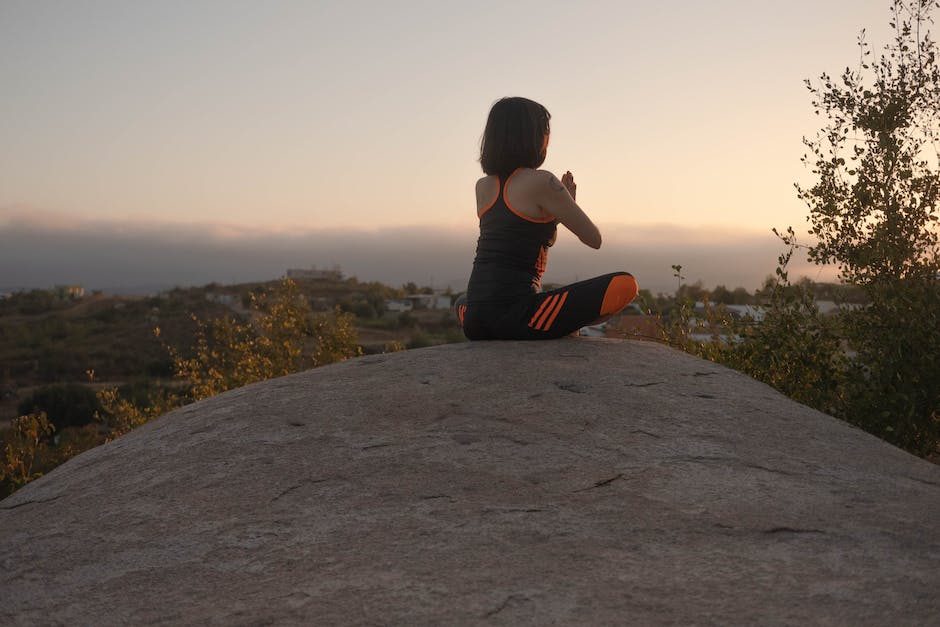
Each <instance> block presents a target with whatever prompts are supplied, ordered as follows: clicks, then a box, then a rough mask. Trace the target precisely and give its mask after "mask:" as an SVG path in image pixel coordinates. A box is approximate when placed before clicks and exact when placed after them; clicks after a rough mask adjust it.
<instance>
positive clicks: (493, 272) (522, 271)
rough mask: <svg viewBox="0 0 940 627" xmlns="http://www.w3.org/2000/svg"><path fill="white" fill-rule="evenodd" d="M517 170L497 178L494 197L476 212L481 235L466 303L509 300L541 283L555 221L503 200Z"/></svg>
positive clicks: (481, 303)
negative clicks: (533, 216)
mask: <svg viewBox="0 0 940 627" xmlns="http://www.w3.org/2000/svg"><path fill="white" fill-rule="evenodd" d="M516 172H518V170H516V171H514V172H513V173H512V174H510V175H509V177H507V178H506V180H505V182H504V181H503V177H499V194H498V195H497V196H496V200H495V201H494V202H493V203H492V204H491V205H490V206H489V207H487V208H485V209H483V210H482V211H481V212H480V213H479V216H480V238H479V239H478V240H477V253H476V258H475V259H474V260H473V272H472V273H471V274H470V283H469V285H468V286H467V304H468V305H489V304H500V303H508V302H512V301H514V300H516V299H518V298H520V297H525V296H529V295H531V294H533V293H536V292H538V291H539V289H540V288H541V286H542V273H543V272H545V264H546V262H547V261H548V249H549V247H550V246H551V245H552V244H554V243H555V237H556V235H557V229H558V221H557V220H556V219H555V218H546V219H542V220H540V219H536V218H531V217H529V216H526V215H524V214H522V213H520V212H518V211H516V210H515V209H513V208H512V205H510V204H509V202H508V201H507V200H506V187H508V185H509V181H511V180H512V177H513V175H515V173H516Z"/></svg>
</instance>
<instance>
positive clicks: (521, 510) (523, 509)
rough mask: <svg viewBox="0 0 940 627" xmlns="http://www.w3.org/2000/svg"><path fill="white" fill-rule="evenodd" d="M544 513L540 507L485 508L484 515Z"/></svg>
mask: <svg viewBox="0 0 940 627" xmlns="http://www.w3.org/2000/svg"><path fill="white" fill-rule="evenodd" d="M541 511H544V510H542V508H540V507H484V508H483V513H484V514H534V513H536V512H541Z"/></svg>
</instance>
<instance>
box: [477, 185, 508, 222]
mask: <svg viewBox="0 0 940 627" xmlns="http://www.w3.org/2000/svg"><path fill="white" fill-rule="evenodd" d="M502 193H503V182H502V181H500V180H499V176H498V175H497V177H496V196H494V197H493V201H492V202H491V203H490V204H488V205H487V206H486V207H484V208H483V209H481V210H480V211H477V217H478V218H482V217H483V214H484V213H486V212H487V211H489V210H490V209H492V208H493V205H495V204H496V201H497V200H499V197H500V195H502Z"/></svg>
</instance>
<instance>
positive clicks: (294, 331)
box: [157, 279, 361, 400]
mask: <svg viewBox="0 0 940 627" xmlns="http://www.w3.org/2000/svg"><path fill="white" fill-rule="evenodd" d="M252 308H253V310H254V320H253V321H241V320H238V319H236V318H233V317H231V316H226V317H223V318H216V319H214V320H210V321H209V322H201V321H197V323H198V324H199V330H198V332H197V339H196V346H195V347H194V350H193V353H192V354H191V355H189V356H183V355H182V354H181V353H180V352H179V351H177V350H176V349H174V348H172V347H167V350H169V351H170V354H171V356H172V357H173V361H174V364H175V367H176V376H177V378H179V379H180V380H182V381H184V382H185V383H187V384H188V386H189V388H190V394H191V396H192V399H193V400H199V399H202V398H207V397H209V396H215V395H216V394H220V393H222V392H224V391H226V390H231V389H233V388H236V387H241V386H244V385H248V384H249V383H254V382H256V381H264V380H266V379H272V378H274V377H280V376H284V375H287V374H291V373H293V372H298V371H300V370H303V369H304V368H312V367H316V366H322V365H326V364H329V363H333V362H336V361H341V360H343V359H348V358H350V357H355V356H357V355H360V354H361V349H360V347H359V345H358V343H357V337H356V332H355V327H354V326H353V315H352V314H349V313H343V312H342V311H340V309H339V308H336V309H335V310H334V311H333V312H332V313H331V314H317V315H314V314H313V313H312V312H311V310H310V305H309V303H308V302H307V301H306V299H304V298H303V296H302V295H301V294H300V292H299V291H298V289H297V285H296V284H295V283H294V282H293V281H291V280H289V279H288V280H285V281H284V282H283V283H281V284H280V285H279V286H278V288H276V289H274V290H272V291H270V292H268V293H262V294H260V295H255V296H253V302H252ZM157 333H158V334H159V329H158V330H157Z"/></svg>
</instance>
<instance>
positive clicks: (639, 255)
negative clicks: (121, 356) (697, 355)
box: [0, 0, 890, 292]
mask: <svg viewBox="0 0 940 627" xmlns="http://www.w3.org/2000/svg"><path fill="white" fill-rule="evenodd" d="M888 18H889V11H888V2H887V0H877V1H874V0H788V1H787V2H779V1H776V0H713V1H709V2H700V1H698V0H695V1H693V0H688V1H673V2H668V3H654V2H633V1H630V0H612V1H602V0H586V1H584V2H577V3H570V2H557V1H554V0H544V1H541V2H530V1H525V0H520V1H516V2H512V3H505V2H491V1H488V0H481V1H479V2H472V3H470V2H450V1H447V0H440V1H437V2H425V1H393V0H385V1H381V2H379V1H364V0H342V1H337V2H334V1H332V0H323V1H316V0H313V1H306V2H284V1H281V2H278V1H271V2H254V1H252V2H247V1H238V0H227V1H222V0H213V1H210V0H203V1H199V2H192V1H189V0H187V1H176V0H163V1H161V2H143V1H130V0H121V1H108V2H106V1H96V0H83V1H81V2H72V1H64V0H60V1H54V0H0V85H2V90H3V92H2V93H3V96H2V98H0V289H2V288H4V287H6V288H10V287H46V286H49V285H52V284H56V283H82V284H84V285H86V286H87V287H99V288H100V287H105V288H111V287H117V286H130V285H141V284H153V285H167V284H169V285H174V284H175V285H185V284H201V283H207V282H210V281H218V282H224V283H228V282H241V281H249V280H261V279H266V278H276V277H277V276H279V275H280V274H283V272H284V270H285V269H286V268H287V267H309V266H311V265H318V266H325V265H333V264H339V265H340V266H341V267H342V268H343V270H344V271H345V272H346V274H354V275H356V276H358V277H359V278H360V279H363V280H382V281H385V282H389V283H392V284H401V283H403V282H405V281H415V282H418V283H428V282H429V281H431V282H433V284H434V285H435V286H437V287H443V286H446V285H450V286H451V287H454V288H455V289H460V287H461V283H463V284H465V282H466V278H467V276H468V275H469V271H470V265H471V263H472V259H473V250H474V245H475V238H476V235H477V228H478V227H477V221H476V216H475V205H474V196H473V186H474V183H475V181H476V179H477V178H478V177H479V176H480V175H481V172H480V169H479V163H478V162H477V157H478V150H479V139H480V135H481V133H482V130H483V125H484V123H485V120H486V115H487V112H488V110H489V108H490V106H491V105H492V103H493V102H494V101H495V100H497V99H498V98H500V97H503V96H510V95H521V96H526V97H528V98H532V99H534V100H537V101H539V102H541V103H542V104H544V105H545V106H546V107H547V108H548V109H549V111H550V112H551V114H552V137H551V143H550V146H549V152H548V158H547V160H546V162H545V164H544V166H543V167H544V168H546V169H549V170H552V171H554V172H557V173H559V174H560V173H562V172H564V171H565V170H571V171H572V172H573V173H574V176H575V179H576V181H577V184H578V203H579V204H580V205H581V207H582V208H583V209H584V210H585V211H586V212H587V213H588V215H589V216H591V218H592V219H593V220H594V222H595V223H597V225H598V226H599V228H600V229H601V232H602V233H603V234H604V238H605V244H604V246H603V247H602V249H601V251H597V252H595V251H591V250H589V249H587V248H586V247H584V246H582V245H580V244H579V243H578V242H577V240H576V238H575V237H574V236H573V235H571V234H570V233H565V234H562V235H561V236H560V237H559V243H558V244H557V245H556V250H553V251H552V254H551V256H550V258H549V269H548V272H547V273H546V280H549V281H553V282H566V281H569V280H574V279H575V278H586V277H587V276H590V275H591V274H599V273H603V272H608V271H615V270H628V271H632V272H634V274H636V275H637V277H638V279H639V281H640V284H641V286H646V287H650V288H651V289H653V291H654V292H655V291H665V290H669V289H673V288H674V283H675V279H674V277H673V276H672V270H671V268H670V266H671V265H672V264H682V265H683V268H684V269H683V274H684V275H685V276H686V277H687V278H688V280H690V281H694V280H696V279H701V280H703V281H704V282H705V284H706V285H710V286H713V285H716V284H726V285H728V286H729V287H732V286H736V285H743V286H745V287H748V288H749V289H753V288H755V287H757V286H758V285H759V284H760V283H761V281H762V280H763V278H764V277H765V276H767V275H769V274H771V273H772V272H773V269H774V267H775V266H776V260H777V255H778V254H779V253H780V252H781V251H782V250H783V247H782V245H781V244H780V243H779V242H778V241H777V240H776V239H775V238H774V237H773V235H772V234H771V228H773V227H777V228H780V229H784V228H786V227H787V226H789V225H793V226H794V227H796V228H797V229H798V231H802V232H805V230H806V221H805V216H806V214H807V210H806V208H805V206H804V205H803V204H802V203H801V201H799V200H798V199H797V198H796V194H795V190H794V188H793V183H794V182H797V181H802V182H808V181H811V178H809V177H810V174H809V172H808V170H807V169H806V168H805V167H804V165H803V164H802V163H801V161H800V157H801V156H802V155H803V153H804V149H803V145H802V138H803V136H812V135H814V134H815V133H816V131H817V130H818V129H819V128H820V127H821V122H822V120H821V119H820V118H818V117H816V116H814V115H813V111H812V107H811V104H810V101H811V98H810V95H809V93H808V92H807V91H806V88H805V87H804V85H803V80H804V79H807V78H816V77H818V76H819V74H820V73H822V72H824V71H825V72H829V73H838V72H840V71H841V70H842V69H844V68H845V67H846V66H847V65H853V66H854V65H855V64H856V63H857V58H858V53H857V48H856V38H857V36H858V33H859V32H860V31H861V29H862V28H867V32H868V37H867V38H868V41H869V42H871V43H872V44H874V45H875V46H876V49H877V47H878V46H880V45H881V44H883V43H884V42H885V41H886V40H887V38H888V37H889V35H890V33H889V32H888V27H887V22H888ZM796 266H797V267H796V268H795V269H796V270H798V273H805V274H808V275H809V276H811V278H817V279H825V278H828V276H829V274H827V271H825V270H820V269H818V268H813V267H809V266H805V265H801V264H799V263H798V264H796Z"/></svg>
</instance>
